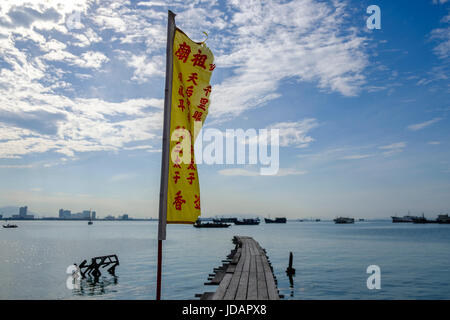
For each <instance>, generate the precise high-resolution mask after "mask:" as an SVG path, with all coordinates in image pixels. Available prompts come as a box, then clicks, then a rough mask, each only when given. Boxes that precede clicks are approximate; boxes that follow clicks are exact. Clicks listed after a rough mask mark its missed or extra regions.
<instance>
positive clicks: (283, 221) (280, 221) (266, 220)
mask: <svg viewBox="0 0 450 320" xmlns="http://www.w3.org/2000/svg"><path fill="white" fill-rule="evenodd" d="M264 221H265V222H266V223H286V221H287V220H286V218H275V219H269V218H264Z"/></svg>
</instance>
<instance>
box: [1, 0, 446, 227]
mask: <svg viewBox="0 0 450 320" xmlns="http://www.w3.org/2000/svg"><path fill="white" fill-rule="evenodd" d="M371 4H374V3H372V2H369V1H356V0H336V1H315V0H298V1H297V0H291V1H275V0H274V1H269V2H267V3H266V2H263V1H225V0H224V1H222V0H220V1H211V2H205V1H194V2H191V3H188V2H178V1H158V2H157V3H156V2H146V1H134V0H133V1H126V2H116V1H101V2H92V1H87V0H77V1H75V2H72V1H71V2H68V1H63V0H56V1H42V2H40V3H38V2H30V1H2V5H1V7H0V21H1V23H0V73H1V77H0V207H4V206H19V207H20V206H23V205H24V203H25V204H26V205H28V208H29V210H31V211H32V212H35V213H37V214H39V215H40V216H55V217H56V216H58V210H59V209H61V208H71V209H70V210H71V211H72V212H82V211H83V210H86V208H95V211H96V212H97V214H98V215H100V216H106V215H109V214H111V215H114V216H119V215H122V214H123V213H124V212H126V213H128V214H129V215H130V216H132V217H136V218H144V217H157V216H158V204H159V203H158V202H159V184H160V172H161V171H160V168H161V167H160V165H161V163H160V161H161V152H160V149H161V134H162V107H163V97H164V79H165V78H164V76H165V74H164V73H165V48H166V27H167V10H168V9H171V10H172V11H174V12H175V13H176V14H177V16H176V22H177V26H179V27H180V28H181V29H182V30H183V31H185V32H186V33H187V34H188V35H189V36H190V37H191V38H192V39H194V40H196V41H203V40H204V39H205V35H204V34H203V31H205V32H207V33H208V39H207V44H208V47H209V48H211V50H212V52H213V53H214V55H215V64H216V69H215V70H214V74H213V76H212V80H211V81H212V93H211V94H212V96H211V105H210V111H209V116H208V118H207V120H206V122H205V128H215V129H218V130H220V131H222V132H225V131H226V129H244V130H246V129H250V128H254V129H256V130H259V129H272V128H277V129H279V130H280V143H279V158H280V170H279V171H278V174H277V175H275V176H261V175H259V173H258V172H259V169H260V167H259V166H257V165H249V164H245V165H239V164H235V165H207V164H201V165H198V173H199V181H200V189H201V206H202V216H204V217H212V216H216V215H219V216H220V215H238V214H239V215H258V216H264V217H267V216H269V215H270V216H272V217H276V216H286V217H287V218H290V219H294V218H302V217H303V218H308V217H313V218H315V217H317V218H322V219H332V218H335V217H336V216H351V217H355V218H386V217H389V216H391V215H399V216H402V215H405V214H407V213H408V210H409V211H410V212H411V214H422V212H424V213H425V215H429V216H436V215H437V214H439V213H449V211H450V197H449V196H448V195H449V194H450V118H449V115H450V99H449V98H450V96H449V95H450V87H449V75H450V59H449V57H450V46H449V41H450V1H434V0H424V1H406V0H398V1H378V3H376V4H377V5H378V6H379V7H380V9H381V19H382V21H381V29H372V30H369V29H368V28H367V24H366V20H367V18H368V17H369V14H367V12H366V10H367V7H368V6H369V5H371ZM76 12H78V13H79V15H75V17H79V21H78V20H76V19H75V20H74V19H72V20H70V19H71V18H73V17H74V13H76ZM68 21H71V23H68ZM74 21H75V22H76V23H75V24H74ZM204 147H205V143H204ZM0 214H1V212H0Z"/></svg>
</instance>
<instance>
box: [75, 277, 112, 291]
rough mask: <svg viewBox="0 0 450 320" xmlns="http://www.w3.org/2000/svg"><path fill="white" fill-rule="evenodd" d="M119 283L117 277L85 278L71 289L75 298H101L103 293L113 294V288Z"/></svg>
mask: <svg viewBox="0 0 450 320" xmlns="http://www.w3.org/2000/svg"><path fill="white" fill-rule="evenodd" d="M118 283H119V277H118V276H116V275H112V276H100V277H86V278H82V279H81V280H79V284H78V286H76V287H75V288H74V289H73V294H74V295H76V296H101V295H103V294H105V293H109V292H115V290H114V287H115V286H116V285H117V284H118Z"/></svg>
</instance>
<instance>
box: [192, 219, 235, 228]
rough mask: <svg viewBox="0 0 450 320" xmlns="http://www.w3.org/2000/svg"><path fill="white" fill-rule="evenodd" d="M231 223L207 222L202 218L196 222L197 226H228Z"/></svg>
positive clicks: (195, 225)
mask: <svg viewBox="0 0 450 320" xmlns="http://www.w3.org/2000/svg"><path fill="white" fill-rule="evenodd" d="M229 226H230V224H227V223H222V222H207V223H202V222H201V221H200V220H197V221H196V222H195V223H194V227H195V228H228V227H229Z"/></svg>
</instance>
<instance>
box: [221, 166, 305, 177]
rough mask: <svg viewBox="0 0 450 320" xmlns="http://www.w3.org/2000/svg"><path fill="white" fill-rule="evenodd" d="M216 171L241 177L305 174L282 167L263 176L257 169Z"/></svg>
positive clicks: (224, 174)
mask: <svg viewBox="0 0 450 320" xmlns="http://www.w3.org/2000/svg"><path fill="white" fill-rule="evenodd" d="M218 173H219V174H220V175H223V176H243V177H257V176H260V177H274V176H275V177H285V176H292V175H294V176H297V175H304V174H307V173H308V172H307V171H302V170H297V169H292V168H282V169H279V170H278V173H277V174H276V175H269V176H263V175H261V174H260V172H259V171H257V170H249V169H242V168H233V169H222V170H219V171H218Z"/></svg>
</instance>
